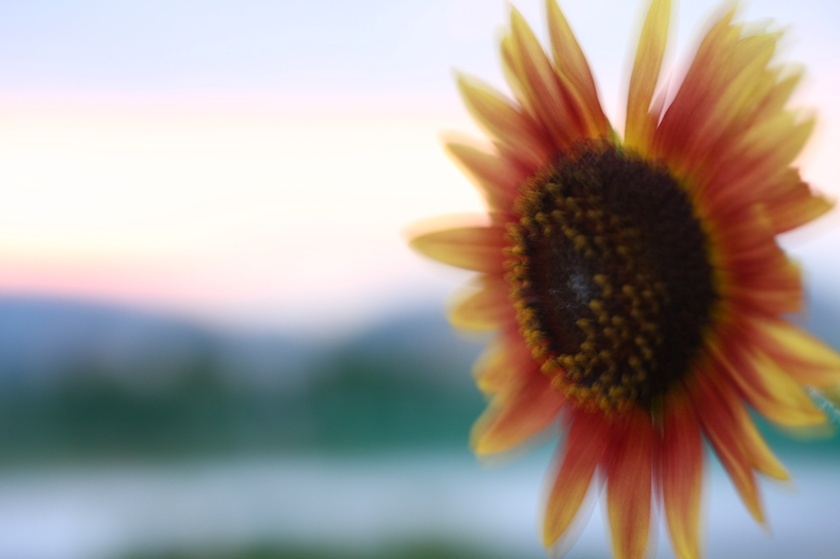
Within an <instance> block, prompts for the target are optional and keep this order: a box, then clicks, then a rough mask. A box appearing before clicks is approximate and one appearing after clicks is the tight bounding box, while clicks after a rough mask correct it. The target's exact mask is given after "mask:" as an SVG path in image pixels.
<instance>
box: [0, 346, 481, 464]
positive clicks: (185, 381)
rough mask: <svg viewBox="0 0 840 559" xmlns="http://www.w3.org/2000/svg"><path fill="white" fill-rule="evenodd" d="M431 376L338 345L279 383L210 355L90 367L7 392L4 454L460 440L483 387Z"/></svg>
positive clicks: (98, 454)
mask: <svg viewBox="0 0 840 559" xmlns="http://www.w3.org/2000/svg"><path fill="white" fill-rule="evenodd" d="M426 373H427V372H426V371H425V370H424V369H423V364H422V363H417V362H411V361H410V360H408V359H403V358H401V356H400V355H388V354H383V355H379V356H371V355H369V354H365V353H364V352H355V353H352V352H350V353H348V352H344V353H342V354H339V355H327V356H322V360H321V362H320V364H312V371H311V372H310V374H309V376H308V377H307V378H308V382H306V383H304V384H303V385H302V386H300V387H298V388H297V389H295V390H288V389H287V390H280V389H279V388H276V387H275V388H271V387H268V388H265V387H256V386H253V385H247V384H244V383H235V382H232V381H231V379H232V378H235V376H234V375H233V374H232V373H231V372H228V371H223V370H222V369H221V368H220V366H219V365H218V363H217V362H216V361H215V360H214V359H213V357H212V354H207V355H197V356H195V357H194V358H193V359H189V360H185V361H184V362H183V363H180V364H178V365H177V366H175V367H173V369H172V370H171V371H168V372H167V374H166V375H163V379H164V380H163V381H161V380H160V378H161V376H162V375H156V378H157V379H158V380H157V381H156V382H142V380H143V379H133V378H129V379H126V378H125V374H123V372H122V371H115V370H110V369H107V368H103V367H98V368H97V367H91V366H87V367H85V368H83V369H80V370H77V371H74V372H72V373H71V374H67V375H66V376H65V378H64V380H63V381H62V382H60V383H58V384H57V385H51V386H48V387H45V388H44V387H41V388H38V387H29V388H18V389H16V390H7V391H5V392H3V393H2V394H1V395H0V445H2V447H3V449H4V454H3V460H5V461H7V462H8V461H31V460H40V461H43V460H56V459H115V458H116V459H131V460H137V459H147V458H157V457H170V458H171V457H179V456H193V455H196V454H201V455H213V454H225V455H230V454H236V453H253V452H293V451H300V450H315V451H324V450H326V451H341V452H347V451H351V452H355V451H370V450H376V449H382V448H393V447H397V446H399V447H404V446H416V445H429V444H436V445H437V444H447V443H452V444H457V445H465V444H466V440H467V436H468V432H469V427H470V424H471V423H472V421H473V420H474V419H475V418H476V417H477V416H478V414H479V413H480V411H481V408H482V407H483V402H482V399H481V397H480V395H478V393H477V392H476V391H475V389H474V388H473V387H472V386H471V385H470V384H469V383H460V384H458V383H452V382H443V381H442V380H441V379H442V378H446V377H445V376H441V375H434V376H429V375H428V374H426ZM277 374H278V375H282V374H283V372H282V370H279V371H278V372H277ZM452 374H459V375H465V374H466V373H465V372H463V371H457V372H455V371H453V373H452ZM453 387H457V388H453ZM464 387H466V388H464Z"/></svg>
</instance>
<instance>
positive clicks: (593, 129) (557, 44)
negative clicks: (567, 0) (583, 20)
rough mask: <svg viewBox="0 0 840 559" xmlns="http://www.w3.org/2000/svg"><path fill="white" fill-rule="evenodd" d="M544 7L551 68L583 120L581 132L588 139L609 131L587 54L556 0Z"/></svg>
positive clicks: (549, 1) (551, 0)
mask: <svg viewBox="0 0 840 559" xmlns="http://www.w3.org/2000/svg"><path fill="white" fill-rule="evenodd" d="M546 10H547V12H548V14H547V16H548V32H549V36H550V37H551V47H552V54H553V59H554V68H555V71H556V73H557V76H558V78H559V79H560V80H561V82H562V84H563V87H564V88H565V90H566V91H567V92H568V94H569V98H570V99H571V101H572V102H573V103H574V105H575V112H576V113H577V114H580V116H581V119H582V120H583V126H584V128H583V130H582V132H583V135H584V136H585V137H588V138H599V137H604V136H606V135H607V134H608V133H609V131H610V123H609V122H608V121H607V117H606V116H605V115H604V110H603V109H602V108H601V102H600V101H599V100H598V90H597V88H596V86H595V80H594V79H593V78H592V71H591V70H590V68H589V63H588V62H587V61H586V56H584V54H583V50H581V48H580V45H579V44H578V42H577V39H576V38H575V35H574V33H572V29H571V27H569V23H568V22H567V21H566V18H565V17H564V16H563V12H562V11H561V10H560V8H559V6H558V5H557V2H556V1H555V0H548V1H547V2H546Z"/></svg>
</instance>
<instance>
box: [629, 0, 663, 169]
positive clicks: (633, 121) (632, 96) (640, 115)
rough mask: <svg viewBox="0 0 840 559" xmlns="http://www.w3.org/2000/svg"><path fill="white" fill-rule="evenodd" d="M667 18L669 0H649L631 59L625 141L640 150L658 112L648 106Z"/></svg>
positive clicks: (655, 80) (653, 88)
mask: <svg viewBox="0 0 840 559" xmlns="http://www.w3.org/2000/svg"><path fill="white" fill-rule="evenodd" d="M670 19H671V2H670V1H669V0H653V1H652V2H651V5H650V9H649V10H648V13H647V17H646V18H645V23H644V25H643V26H642V34H641V37H640V39H639V46H638V48H637V49H636V58H635V60H634V61H633V73H632V74H631V75H630V90H629V92H628V96H627V123H626V126H625V143H626V144H627V145H628V146H629V147H631V148H636V149H640V150H642V152H643V153H645V148H646V147H647V146H648V143H649V141H650V137H651V134H652V133H653V130H654V128H655V127H656V121H657V119H658V115H651V114H650V108H651V101H652V100H653V93H654V91H655V89H656V84H657V82H658V81H659V72H660V70H661V68H662V59H663V58H664V56H665V47H666V44H667V42H668V23H669V20H670Z"/></svg>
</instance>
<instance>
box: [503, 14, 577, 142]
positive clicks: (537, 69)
mask: <svg viewBox="0 0 840 559" xmlns="http://www.w3.org/2000/svg"><path fill="white" fill-rule="evenodd" d="M509 49H510V52H509V56H510V58H511V62H512V64H511V69H512V70H513V71H514V72H515V73H516V75H517V76H518V82H519V84H520V87H521V90H522V94H523V95H524V98H523V99H522V101H523V103H524V104H525V105H526V106H527V107H529V108H530V109H531V111H532V112H533V113H534V114H535V115H536V116H537V119H538V120H539V121H540V122H541V123H543V125H544V126H545V127H546V130H547V131H548V134H549V136H550V137H551V138H552V140H553V145H554V147H555V148H556V149H564V148H567V147H569V146H570V145H571V144H572V143H574V141H575V140H577V139H579V138H584V137H586V129H587V127H586V123H585V117H584V116H583V115H582V114H581V113H579V112H578V111H577V110H575V109H576V108H575V107H574V106H573V105H572V104H571V103H570V95H569V92H568V91H567V89H566V88H565V87H564V85H563V82H562V81H561V80H560V79H559V78H558V76H557V73H556V71H555V69H554V66H553V64H552V63H551V61H550V60H549V58H548V56H546V54H545V51H543V49H542V47H541V46H540V44H539V41H537V38H536V37H535V36H534V33H533V32H532V31H531V28H530V27H529V26H528V24H527V23H525V20H524V19H523V18H522V16H521V15H520V14H519V12H518V11H517V10H516V9H511V18H510V43H509Z"/></svg>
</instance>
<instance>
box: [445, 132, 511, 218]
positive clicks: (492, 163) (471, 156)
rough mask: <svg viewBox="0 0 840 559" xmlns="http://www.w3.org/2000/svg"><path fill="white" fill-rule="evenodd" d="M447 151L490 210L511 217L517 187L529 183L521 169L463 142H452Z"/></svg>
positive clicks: (448, 144)
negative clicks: (525, 182) (476, 187)
mask: <svg viewBox="0 0 840 559" xmlns="http://www.w3.org/2000/svg"><path fill="white" fill-rule="evenodd" d="M445 147H446V151H447V152H448V153H449V155H451V156H452V158H453V159H454V160H455V162H456V163H458V165H459V166H460V167H461V169H463V170H464V172H465V173H466V174H467V175H468V176H469V177H470V178H471V179H472V180H473V182H474V183H475V184H476V185H478V187H479V190H480V191H481V193H482V194H483V195H484V198H485V199H486V200H487V203H488V204H489V205H490V208H491V209H493V210H496V211H500V212H502V213H506V214H509V213H510V212H511V210H512V207H513V199H514V197H515V196H516V187H517V186H518V185H519V184H520V183H522V182H523V181H525V180H527V178H528V174H527V172H526V171H525V170H524V169H522V168H521V167H519V166H517V165H515V164H514V163H512V162H511V161H507V160H505V159H504V158H503V157H502V156H500V155H494V154H492V153H488V152H486V151H482V150H480V149H477V148H475V147H472V146H469V145H467V144H464V143H460V142H448V143H447V144H446V146H445Z"/></svg>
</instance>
